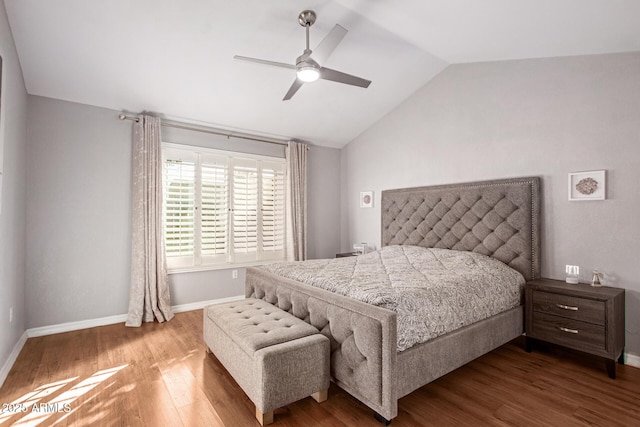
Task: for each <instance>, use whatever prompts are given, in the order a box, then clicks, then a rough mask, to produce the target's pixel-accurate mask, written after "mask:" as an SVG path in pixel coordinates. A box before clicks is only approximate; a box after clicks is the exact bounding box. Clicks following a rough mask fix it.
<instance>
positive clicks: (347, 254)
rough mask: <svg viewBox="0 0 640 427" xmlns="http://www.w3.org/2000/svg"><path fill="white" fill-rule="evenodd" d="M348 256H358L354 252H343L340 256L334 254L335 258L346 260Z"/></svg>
mask: <svg viewBox="0 0 640 427" xmlns="http://www.w3.org/2000/svg"><path fill="white" fill-rule="evenodd" d="M349 256H358V254H357V253H355V252H343V253H341V254H336V258H346V257H349Z"/></svg>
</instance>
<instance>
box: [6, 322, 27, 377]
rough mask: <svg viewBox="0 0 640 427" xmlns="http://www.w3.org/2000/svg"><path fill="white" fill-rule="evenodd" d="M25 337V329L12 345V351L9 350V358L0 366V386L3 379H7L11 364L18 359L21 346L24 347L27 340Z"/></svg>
mask: <svg viewBox="0 0 640 427" xmlns="http://www.w3.org/2000/svg"><path fill="white" fill-rule="evenodd" d="M27 338H28V337H27V331H25V332H24V333H23V334H22V336H21V337H20V339H19V340H18V342H17V343H16V345H15V346H14V347H13V351H11V354H10V355H9V358H8V359H7V361H6V362H5V363H4V365H3V366H2V369H0V387H2V385H3V384H4V380H6V379H7V376H8V375H9V371H10V370H11V368H13V364H14V363H16V359H18V355H19V354H20V352H21V351H22V347H24V344H25V343H26V342H27Z"/></svg>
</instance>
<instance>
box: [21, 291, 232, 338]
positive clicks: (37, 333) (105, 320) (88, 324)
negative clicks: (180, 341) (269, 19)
mask: <svg viewBox="0 0 640 427" xmlns="http://www.w3.org/2000/svg"><path fill="white" fill-rule="evenodd" d="M241 299H244V296H243V295H238V296H235V297H228V298H220V299H215V300H209V301H198V302H193V303H190V304H180V305H174V306H172V307H171V309H172V310H173V312H174V313H182V312H183V311H191V310H199V309H201V308H204V307H206V306H208V305H211V304H220V303H224V302H231V301H239V300H241ZM126 321H127V315H126V314H118V315H115V316H109V317H100V318H98V319H88V320H80V321H78V322H68V323H60V324H58V325H51V326H42V327H39V328H30V329H27V335H28V337H29V338H34V337H42V336H44V335H53V334H60V333H63V332H71V331H78V330H80V329H88V328H95V327H96V326H105V325H113V324H115V323H124V322H126Z"/></svg>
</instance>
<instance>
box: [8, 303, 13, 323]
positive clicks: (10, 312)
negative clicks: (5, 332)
mask: <svg viewBox="0 0 640 427" xmlns="http://www.w3.org/2000/svg"><path fill="white" fill-rule="evenodd" d="M9 323H13V306H11V307H9Z"/></svg>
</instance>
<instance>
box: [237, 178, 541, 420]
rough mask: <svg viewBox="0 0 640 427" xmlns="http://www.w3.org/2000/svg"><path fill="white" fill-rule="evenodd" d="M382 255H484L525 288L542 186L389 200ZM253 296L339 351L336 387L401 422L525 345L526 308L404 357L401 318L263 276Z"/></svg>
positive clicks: (485, 185) (251, 278) (413, 193)
mask: <svg viewBox="0 0 640 427" xmlns="http://www.w3.org/2000/svg"><path fill="white" fill-rule="evenodd" d="M381 206H382V245H383V246H386V245H417V246H425V247H436V248H446V249H456V250H466V251H474V252H479V253H482V254H485V255H488V256H491V257H494V258H496V259H499V260H500V261H502V262H504V263H505V264H507V265H509V266H511V267H512V268H514V269H516V270H518V271H519V272H520V273H522V275H523V276H524V277H525V279H526V280H531V279H534V278H536V277H538V274H539V265H540V251H539V232H540V225H539V221H540V178H538V177H526V178H515V179H504V180H493V181H481V182H472V183H464V184H452V185H439V186H431V187H420V188H409V189H400V190H387V191H383V192H382V200H381ZM245 295H246V296H247V297H251V298H259V299H263V300H265V301H267V302H269V303H271V304H273V305H276V306H278V307H279V308H281V309H283V310H286V311H288V312H290V313H292V314H293V315H295V316H296V317H298V318H300V319H303V320H305V321H306V322H308V323H310V324H311V325H313V326H315V327H316V328H318V329H319V330H320V331H321V333H322V334H324V335H325V336H327V337H328V338H329V339H330V341H331V378H332V380H333V381H334V382H335V383H336V384H337V385H338V386H340V387H341V388H343V389H344V390H346V391H347V392H348V393H350V394H351V395H353V396H354V397H355V398H357V399H358V400H360V401H361V402H362V403H364V404H365V405H367V406H368V407H370V408H371V409H373V410H374V411H375V412H376V418H378V419H379V420H380V421H382V422H383V423H387V424H388V422H390V420H391V419H392V418H394V417H396V416H397V415H398V399H399V398H401V397H403V396H405V395H407V394H409V393H411V392H412V391H414V390H416V389H418V388H420V387H422V386H423V385H425V384H428V383H429V382H431V381H433V380H435V379H437V378H439V377H441V376H443V375H445V374H447V373H449V372H451V371H453V370H454V369H456V368H458V367H460V366H462V365H464V364H466V363H468V362H470V361H471V360H473V359H475V358H477V357H479V356H482V355H483V354H485V353H488V352H490V351H492V350H494V349H496V348H498V347H500V346H501V345H503V344H505V343H507V342H509V341H511V340H512V339H514V338H516V337H518V336H519V335H521V334H522V332H523V309H522V306H519V307H516V308H514V309H512V310H509V311H506V312H503V313H501V314H498V315H496V316H493V317H491V318H488V319H485V320H483V321H480V322H477V323H474V324H472V325H469V326H466V327H464V328H461V329H458V330H456V331H453V332H450V333H448V334H445V335H443V336H440V337H438V338H436V339H433V340H430V341H428V342H426V343H422V344H418V345H415V346H413V347H411V348H409V349H407V350H405V351H402V352H400V353H398V352H397V341H396V340H397V329H396V314H395V313H394V312H392V311H390V310H387V309H384V308H381V307H376V306H372V305H369V304H366V303H363V302H360V301H356V300H353V299H350V298H347V297H344V296H341V295H337V294H334V293H331V292H328V291H325V290H323V289H318V288H314V287H311V286H308V285H304V284H302V283H299V282H296V281H293V280H289V279H286V278H283V277H280V276H276V275H274V274H272V273H269V272H266V271H264V270H261V269H259V268H247V280H246V288H245Z"/></svg>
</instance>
